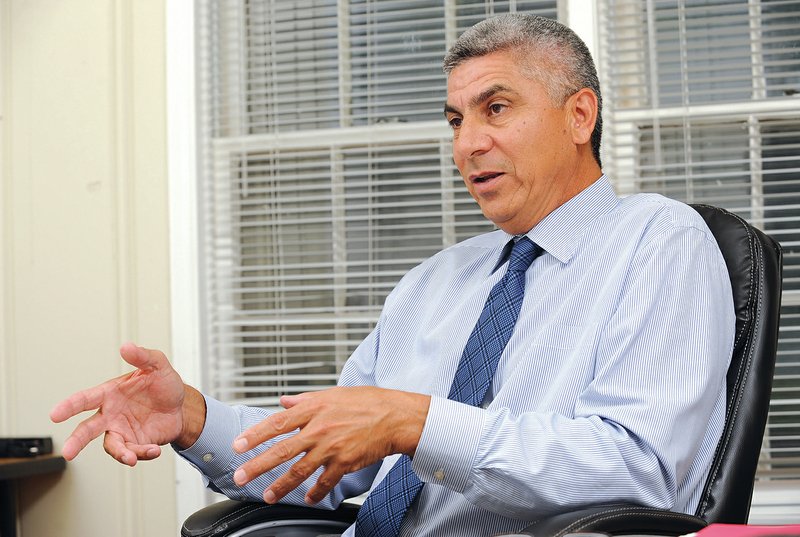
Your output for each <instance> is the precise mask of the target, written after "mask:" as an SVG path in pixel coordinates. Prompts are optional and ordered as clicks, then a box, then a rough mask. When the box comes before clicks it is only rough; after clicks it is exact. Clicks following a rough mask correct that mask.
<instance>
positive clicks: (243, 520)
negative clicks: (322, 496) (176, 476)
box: [181, 500, 359, 537]
mask: <svg viewBox="0 0 800 537" xmlns="http://www.w3.org/2000/svg"><path fill="white" fill-rule="evenodd" d="M358 509H359V506H358V505H355V504H349V503H342V504H341V505H340V506H339V508H338V509H337V510H335V511H329V510H325V509H315V508H313V507H303V506H297V505H281V504H276V505H269V504H266V503H259V502H241V501H236V500H223V501H221V502H218V503H215V504H212V505H209V506H207V507H204V508H203V509H200V510H199V511H197V512H195V513H193V514H192V515H190V516H189V518H187V519H186V521H185V522H184V523H183V526H182V527H181V536H182V537H211V536H215V537H221V536H223V535H227V534H229V533H230V532H232V531H236V530H238V529H241V528H245V527H250V526H255V525H263V526H266V527H273V528H274V527H279V526H285V527H287V529H288V527H290V526H291V527H297V526H298V525H300V526H303V525H305V526H314V527H315V529H316V530H318V532H319V533H325V532H331V533H334V532H338V533H341V532H342V531H344V530H345V529H346V528H347V527H348V526H349V525H350V524H352V523H353V522H355V519H356V515H357V514H358ZM290 531H291V530H290ZM276 535H279V533H276Z"/></svg>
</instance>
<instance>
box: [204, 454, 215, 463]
mask: <svg viewBox="0 0 800 537" xmlns="http://www.w3.org/2000/svg"><path fill="white" fill-rule="evenodd" d="M213 460H214V454H213V453H206V454H205V455H203V462H211V461H213Z"/></svg>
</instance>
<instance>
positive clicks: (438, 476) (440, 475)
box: [433, 468, 444, 481]
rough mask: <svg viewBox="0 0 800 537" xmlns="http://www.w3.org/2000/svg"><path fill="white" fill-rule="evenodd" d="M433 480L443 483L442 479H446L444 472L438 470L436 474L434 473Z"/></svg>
mask: <svg viewBox="0 0 800 537" xmlns="http://www.w3.org/2000/svg"><path fill="white" fill-rule="evenodd" d="M433 478H434V479H435V480H436V481H441V480H442V479H444V470H442V469H441V468H439V469H438V470H436V471H435V472H433Z"/></svg>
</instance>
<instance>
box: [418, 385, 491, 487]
mask: <svg viewBox="0 0 800 537" xmlns="http://www.w3.org/2000/svg"><path fill="white" fill-rule="evenodd" d="M485 412H486V411H485V410H484V409H482V408H478V407H474V406H470V405H466V404H464V403H459V402H457V401H451V400H449V399H444V398H442V397H435V396H434V397H431V405H430V408H429V409H428V417H427V419H426V420H425V426H424V427H423V429H422V436H421V437H420V440H419V445H417V450H416V451H415V453H414V459H413V460H412V464H411V468H412V469H413V470H414V473H416V474H417V476H418V477H419V478H420V480H422V481H423V482H425V483H433V484H436V485H442V486H445V487H447V488H449V489H450V490H453V491H455V492H459V493H461V492H464V490H465V489H466V487H467V485H468V484H469V479H470V473H471V472H472V467H473V466H474V462H475V456H476V453H477V452H478V443H479V441H480V437H481V431H482V430H483V422H484V417H485Z"/></svg>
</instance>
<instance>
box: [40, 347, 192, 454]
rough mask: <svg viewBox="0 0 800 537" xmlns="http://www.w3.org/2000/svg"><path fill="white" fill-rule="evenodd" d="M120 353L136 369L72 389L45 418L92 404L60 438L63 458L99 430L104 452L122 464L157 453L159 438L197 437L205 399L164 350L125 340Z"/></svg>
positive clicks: (182, 440)
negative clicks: (71, 392) (86, 415)
mask: <svg viewBox="0 0 800 537" xmlns="http://www.w3.org/2000/svg"><path fill="white" fill-rule="evenodd" d="M120 355H121V356H122V358H123V359H124V360H125V361H126V362H128V363H129V364H131V365H132V366H134V367H136V370H135V371H132V372H131V373H128V374H126V375H122V376H120V377H117V378H115V379H112V380H109V381H107V382H104V383H103V384H100V385H99V386H95V387H94V388H89V389H87V390H82V391H80V392H77V393H75V394H73V395H71V396H70V397H68V398H67V399H64V400H63V401H61V402H60V403H59V404H57V405H56V406H55V407H54V408H53V410H52V411H51V412H50V419H51V420H53V421H54V422H56V423H60V422H62V421H65V420H67V419H69V418H71V417H73V416H76V415H78V414H80V413H81V412H86V411H90V410H97V412H95V413H94V415H92V416H91V417H89V418H88V419H86V420H84V421H83V422H81V423H80V424H79V425H78V426H77V427H76V428H75V430H74V431H73V432H72V434H71V435H70V436H69V438H67V439H66V441H65V442H64V446H63V448H62V454H63V455H64V458H65V459H67V460H72V459H74V458H75V457H76V456H77V455H78V453H80V451H81V450H82V449H83V448H84V447H86V446H87V445H88V444H89V442H91V441H92V440H94V439H95V438H97V437H98V436H100V435H101V434H103V433H105V438H104V441H103V447H104V448H105V450H106V452H107V453H108V454H109V455H111V456H112V457H114V458H115V459H117V460H118V461H119V462H121V463H122V464H126V465H128V466H134V465H135V464H136V462H137V461H138V460H150V459H154V458H156V457H158V456H159V455H160V454H161V447H160V446H162V445H164V444H168V443H170V442H174V443H176V444H178V445H179V446H181V447H190V446H191V445H192V444H194V442H195V441H196V440H197V438H198V437H199V435H200V432H201V431H202V429H203V426H204V424H205V411H206V409H205V400H204V399H203V396H202V395H201V394H200V392H198V391H197V390H195V389H194V388H192V387H191V386H187V385H185V384H184V383H183V381H182V380H181V377H180V375H178V373H177V372H176V371H175V369H173V368H172V366H171V365H170V363H169V361H168V360H167V357H166V356H164V353H162V352H161V351H157V350H150V349H145V348H142V347H137V346H136V345H134V344H133V343H126V344H125V345H123V346H122V348H120Z"/></svg>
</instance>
